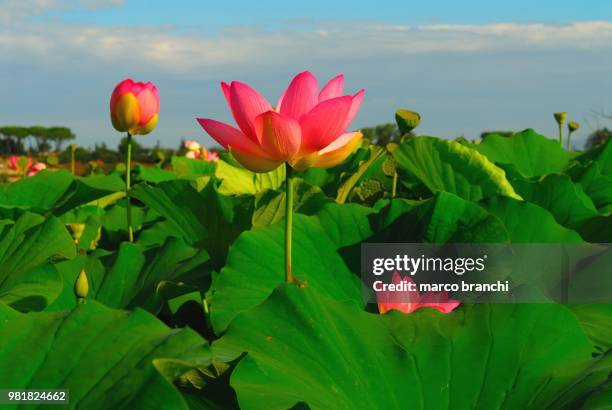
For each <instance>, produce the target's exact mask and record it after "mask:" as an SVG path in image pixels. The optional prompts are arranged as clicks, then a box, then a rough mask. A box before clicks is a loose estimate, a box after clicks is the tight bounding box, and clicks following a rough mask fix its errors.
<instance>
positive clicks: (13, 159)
mask: <svg viewBox="0 0 612 410" xmlns="http://www.w3.org/2000/svg"><path fill="white" fill-rule="evenodd" d="M20 158H26V161H27V162H25V167H21V166H20V164H19V159H20ZM8 166H9V168H10V169H12V170H14V171H21V172H23V171H24V170H27V169H30V167H31V166H32V158H30V157H20V156H18V155H11V156H10V157H9V160H8ZM24 168H25V169H24Z"/></svg>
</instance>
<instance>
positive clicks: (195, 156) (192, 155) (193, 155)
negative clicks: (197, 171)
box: [185, 151, 200, 159]
mask: <svg viewBox="0 0 612 410" xmlns="http://www.w3.org/2000/svg"><path fill="white" fill-rule="evenodd" d="M185 156H186V157H187V158H189V159H198V158H200V151H187V153H186V154H185Z"/></svg>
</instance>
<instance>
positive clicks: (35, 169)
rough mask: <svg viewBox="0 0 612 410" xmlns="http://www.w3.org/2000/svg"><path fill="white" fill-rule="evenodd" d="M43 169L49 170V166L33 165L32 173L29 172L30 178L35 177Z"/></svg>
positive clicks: (38, 163) (40, 163) (43, 164)
mask: <svg viewBox="0 0 612 410" xmlns="http://www.w3.org/2000/svg"><path fill="white" fill-rule="evenodd" d="M43 169H47V164H45V163H43V162H37V163H36V164H34V165H32V167H31V168H30V171H29V172H28V176H29V177H31V176H33V175H36V174H38V173H39V172H40V171H42V170H43Z"/></svg>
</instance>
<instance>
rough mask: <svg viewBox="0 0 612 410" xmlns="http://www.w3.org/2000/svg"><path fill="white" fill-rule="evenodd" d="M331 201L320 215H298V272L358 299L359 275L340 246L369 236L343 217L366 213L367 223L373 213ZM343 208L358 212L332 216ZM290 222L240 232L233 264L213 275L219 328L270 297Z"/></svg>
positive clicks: (279, 277)
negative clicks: (347, 262) (344, 258)
mask: <svg viewBox="0 0 612 410" xmlns="http://www.w3.org/2000/svg"><path fill="white" fill-rule="evenodd" d="M328 206H329V207H330V208H332V209H330V210H327V211H326V212H325V214H324V215H321V217H320V219H319V217H318V215H315V216H305V215H300V214H296V215H294V219H293V252H292V255H293V275H294V277H295V278H296V280H297V281H298V282H299V283H301V284H303V285H304V286H306V287H309V288H314V289H317V290H319V291H321V292H325V293H326V294H329V295H331V296H332V297H335V298H337V299H340V300H347V299H348V300H353V301H354V302H358V301H359V300H360V297H361V293H360V287H359V281H358V279H357V277H356V276H355V275H354V274H353V273H351V271H350V270H349V269H348V268H347V266H346V265H345V263H344V262H343V260H342V258H341V257H340V256H339V255H338V253H337V252H336V249H338V248H339V247H341V246H346V245H348V244H352V243H357V242H359V241H360V240H362V239H364V238H363V237H361V233H362V232H363V231H361V230H359V229H356V227H355V226H352V225H351V224H344V223H342V221H347V220H358V219H359V218H361V222H359V225H361V226H362V229H367V213H366V212H365V211H364V209H365V208H363V207H359V206H355V207H346V206H339V205H336V204H330V205H328ZM343 213H349V214H353V215H351V216H348V215H344V216H342V217H341V218H340V219H338V220H333V219H331V218H330V215H334V214H335V215H341V214H343ZM364 224H365V225H366V227H364V226H363V225H364ZM284 228H285V225H284V222H281V223H278V224H276V225H272V226H270V227H266V228H259V229H254V230H252V231H248V232H245V233H244V234H242V235H240V237H239V238H238V239H237V240H236V242H235V243H234V244H233V245H232V248H231V250H230V253H229V255H228V258H227V264H226V265H225V267H224V268H223V269H222V270H221V273H220V274H219V275H216V276H214V277H213V284H212V286H211V295H212V297H211V321H212V324H213V328H214V330H215V332H216V333H220V332H222V331H223V330H224V329H225V328H226V327H227V325H228V324H229V323H230V322H231V320H232V319H233V318H234V317H235V316H236V315H237V314H238V313H239V312H241V311H243V310H245V309H249V308H251V307H253V306H255V305H257V304H259V303H261V302H262V301H264V300H265V299H266V298H267V297H268V296H269V295H270V293H271V292H272V290H273V289H274V288H275V287H276V286H277V285H278V284H279V283H282V282H283V281H284V275H285V274H284V266H285V265H284V255H285V253H284V243H285V242H284ZM367 233H368V234H369V231H367ZM330 235H331V236H330Z"/></svg>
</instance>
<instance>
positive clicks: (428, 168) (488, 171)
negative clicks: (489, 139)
mask: <svg viewBox="0 0 612 410" xmlns="http://www.w3.org/2000/svg"><path fill="white" fill-rule="evenodd" d="M393 157H394V158H395V161H396V163H397V167H398V170H399V174H400V178H401V181H402V183H403V184H404V185H406V186H408V187H413V186H414V184H415V183H420V184H422V185H423V186H425V187H426V188H427V189H428V190H429V191H430V192H431V193H435V192H437V191H446V192H450V193H453V194H456V195H458V196H460V197H461V198H464V199H467V200H470V201H478V200H480V199H482V198H486V197H490V196H493V195H506V196H509V197H513V198H519V197H518V195H517V194H516V193H515V192H514V189H513V188H512V185H510V183H509V182H508V180H507V179H506V174H505V173H504V171H503V170H502V169H501V168H499V167H497V166H496V165H495V164H493V163H492V162H491V161H489V160H488V159H487V157H485V156H484V155H482V154H480V153H478V151H475V150H474V149H471V148H469V147H466V146H464V145H462V144H459V143H457V142H454V141H447V140H443V139H438V138H434V137H414V138H408V139H406V140H404V141H402V142H401V143H400V144H399V146H398V147H397V148H396V149H394V150H393Z"/></svg>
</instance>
